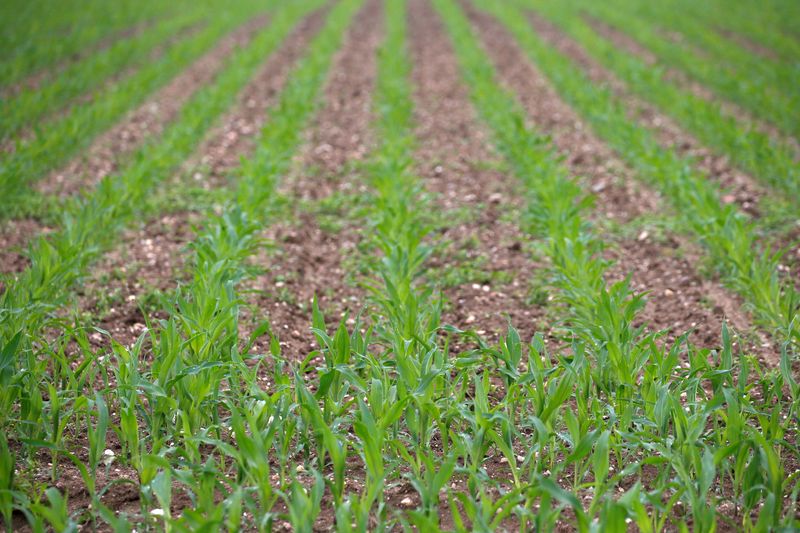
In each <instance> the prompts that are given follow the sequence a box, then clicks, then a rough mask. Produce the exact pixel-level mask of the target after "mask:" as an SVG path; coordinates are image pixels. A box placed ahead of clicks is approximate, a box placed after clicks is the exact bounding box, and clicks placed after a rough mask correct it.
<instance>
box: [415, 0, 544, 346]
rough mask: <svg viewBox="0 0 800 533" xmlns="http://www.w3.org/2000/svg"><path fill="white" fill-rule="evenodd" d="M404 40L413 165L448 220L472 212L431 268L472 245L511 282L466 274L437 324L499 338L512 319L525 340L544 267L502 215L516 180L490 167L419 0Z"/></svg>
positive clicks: (444, 46)
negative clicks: (532, 283) (532, 285)
mask: <svg viewBox="0 0 800 533" xmlns="http://www.w3.org/2000/svg"><path fill="white" fill-rule="evenodd" d="M409 42H410V45H411V49H410V50H411V58H412V64H413V73H412V79H413V82H414V87H415V92H414V100H415V110H416V117H415V119H416V123H417V128H416V132H415V133H416V137H417V142H418V149H417V152H416V157H415V160H416V161H417V163H418V164H417V170H418V172H419V173H420V175H421V177H422V178H423V183H424V185H425V187H426V188H427V189H428V190H430V191H432V192H434V193H436V195H435V196H434V203H435V205H434V208H435V209H437V210H443V211H444V212H445V215H444V216H446V217H447V216H448V215H447V212H448V211H452V210H459V209H461V210H463V209H466V210H468V211H469V218H468V219H467V220H465V221H464V222H459V223H456V224H453V225H446V227H445V229H444V232H443V234H442V235H441V237H442V238H443V239H445V240H449V241H452V245H451V246H450V247H449V249H448V250H446V251H444V253H443V254H442V255H441V256H440V257H434V258H433V259H432V260H431V261H429V266H430V267H431V268H439V269H443V270H444V271H447V270H448V269H450V268H453V267H456V268H458V266H459V265H458V263H457V261H456V260H455V259H454V257H453V254H454V253H456V252H457V250H456V248H458V247H463V246H464V245H465V244H469V246H468V248H467V250H468V252H467V258H466V261H467V263H468V264H469V263H470V262H471V261H474V260H476V259H478V258H485V259H487V260H488V261H487V264H486V265H485V270H486V271H487V272H486V274H487V275H488V276H489V277H491V273H492V272H495V273H498V272H499V273H502V274H503V275H504V277H507V278H508V279H510V280H512V281H510V282H509V283H504V284H500V285H499V286H492V285H491V284H490V279H470V280H466V282H465V283H460V284H458V285H456V286H454V287H448V288H446V289H445V291H444V296H445V298H446V300H447V302H448V304H449V305H448V307H447V308H446V310H445V313H444V315H443V317H442V322H443V323H445V324H451V325H454V326H456V327H459V328H461V329H465V330H467V329H476V330H478V331H479V332H480V333H481V334H485V335H486V336H487V337H488V338H490V339H492V340H496V339H497V336H498V335H499V334H505V332H506V329H507V326H508V320H509V319H510V320H511V322H512V323H513V324H514V326H515V327H516V328H518V329H519V330H520V335H521V336H522V338H523V339H530V338H531V336H532V335H533V333H534V332H535V331H536V330H537V329H538V325H539V324H538V322H539V320H540V319H541V318H542V317H543V315H544V309H543V308H542V307H541V306H535V305H529V304H528V302H527V300H528V280H530V277H531V275H532V274H533V273H534V272H535V271H536V270H537V269H540V268H542V265H540V264H537V263H536V262H535V261H533V260H532V259H531V256H530V254H529V253H528V252H527V251H526V250H525V246H524V244H525V243H526V242H527V241H528V240H530V237H528V236H526V235H524V234H523V233H522V232H521V230H520V228H519V225H518V224H516V223H514V222H510V221H506V220H505V219H504V215H511V216H510V217H509V218H519V217H520V216H521V208H522V207H521V203H522V202H521V201H520V194H518V193H519V191H518V187H517V184H516V178H514V177H513V176H512V175H510V174H508V173H504V172H501V171H498V170H493V169H492V165H496V164H497V155H496V154H495V153H493V152H492V151H491V148H490V146H491V139H490V138H489V136H488V134H487V132H486V131H485V130H484V129H482V127H481V125H480V123H479V122H478V119H477V117H476V115H475V111H474V109H473V107H472V105H471V102H470V98H469V94H468V92H467V91H468V88H467V87H466V86H465V85H464V84H463V83H462V81H461V75H460V72H459V67H458V63H457V60H456V57H455V53H454V51H453V49H452V46H451V44H450V42H449V40H448V37H447V33H446V31H445V30H444V28H443V27H442V25H441V22H440V21H439V19H438V16H437V15H436V14H435V13H434V12H433V10H432V8H431V7H430V6H429V5H428V4H427V3H423V2H422V1H420V0H413V1H412V2H410V4H409ZM454 263H455V264H454Z"/></svg>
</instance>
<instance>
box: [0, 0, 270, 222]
mask: <svg viewBox="0 0 800 533" xmlns="http://www.w3.org/2000/svg"><path fill="white" fill-rule="evenodd" d="M237 6H238V8H239V9H237V10H231V11H226V12H225V13H226V14H225V15H222V16H219V17H215V18H214V19H213V20H211V21H209V22H208V24H206V25H205V26H203V27H202V28H201V29H200V30H199V31H197V32H196V33H191V34H190V35H187V36H185V37H184V38H183V40H180V41H179V42H177V43H175V44H174V45H173V46H170V47H169V48H168V49H167V50H166V51H165V53H164V55H163V57H161V58H160V60H159V61H156V62H151V63H146V64H145V65H143V66H142V67H141V68H139V69H137V70H135V71H134V72H133V73H132V74H131V75H129V76H124V77H123V78H122V79H121V80H119V81H118V82H117V83H116V84H114V86H113V90H110V91H105V92H103V93H102V94H100V95H99V96H98V97H97V98H96V99H93V100H92V101H91V102H89V103H87V104H86V105H81V106H74V107H73V108H71V109H69V110H68V111H67V112H66V113H65V114H64V115H63V116H60V117H58V118H56V119H55V120H53V121H52V122H49V123H47V124H46V125H43V126H42V127H41V128H38V129H37V130H36V131H35V134H34V135H32V136H30V135H20V136H17V137H16V138H15V140H14V148H13V149H12V150H11V151H9V152H6V153H4V154H3V155H2V156H0V193H1V194H2V197H3V203H2V205H3V207H4V215H5V216H6V217H8V216H11V215H13V214H14V213H15V212H16V211H17V210H18V209H19V206H20V203H21V202H20V200H21V199H22V198H25V193H26V191H27V189H28V188H29V187H30V186H31V185H32V184H33V183H35V182H36V181H37V180H39V179H41V178H42V177H43V175H44V174H45V173H46V172H48V171H50V170H53V169H55V168H57V167H58V166H59V165H61V164H63V163H65V162H66V161H67V160H68V159H69V158H70V157H72V156H74V155H75V154H76V153H77V152H78V151H80V150H81V149H83V148H86V147H87V146H88V145H89V143H90V142H91V140H92V139H93V138H94V137H95V136H96V135H98V134H99V133H101V132H103V131H105V130H106V129H107V128H108V127H110V126H111V125H113V124H114V123H115V122H116V121H117V120H119V119H120V118H121V117H122V116H123V114H124V113H125V112H127V111H128V110H130V109H132V108H133V107H134V106H135V105H136V104H137V103H139V102H141V101H142V100H143V99H144V98H145V97H146V96H147V95H148V94H149V93H150V92H152V91H153V90H155V89H156V88H158V87H159V86H161V85H163V84H164V83H166V82H167V81H169V80H170V79H171V78H172V77H173V76H175V75H176V74H178V73H179V72H180V71H181V70H182V69H183V68H185V67H186V66H187V65H188V64H189V63H190V62H191V61H193V60H194V59H196V58H198V57H199V56H200V55H201V54H203V53H204V52H206V51H207V50H209V49H210V48H211V47H212V46H213V45H214V44H215V43H217V42H218V41H219V39H220V38H221V37H222V36H223V35H225V34H226V33H228V32H229V31H231V30H232V29H233V28H235V27H236V26H238V25H239V24H241V23H243V21H245V20H246V19H247V18H249V17H251V16H252V15H253V13H254V9H255V8H254V6H253V5H249V4H237ZM151 159H153V158H151Z"/></svg>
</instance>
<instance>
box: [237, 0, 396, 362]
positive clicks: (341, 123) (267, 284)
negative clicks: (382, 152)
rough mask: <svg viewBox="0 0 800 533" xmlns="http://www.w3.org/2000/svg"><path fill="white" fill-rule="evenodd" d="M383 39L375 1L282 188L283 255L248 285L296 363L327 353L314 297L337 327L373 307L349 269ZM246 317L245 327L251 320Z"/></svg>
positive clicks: (270, 233)
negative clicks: (329, 222)
mask: <svg viewBox="0 0 800 533" xmlns="http://www.w3.org/2000/svg"><path fill="white" fill-rule="evenodd" d="M382 35H383V22H382V8H381V2H380V1H379V0H367V3H366V5H365V6H364V8H362V10H361V11H360V12H359V13H358V14H357V16H356V18H355V19H354V21H353V24H352V26H351V28H350V30H349V31H348V33H347V35H346V37H345V40H344V42H343V44H342V46H341V48H340V49H339V50H338V51H337V53H336V56H335V58H334V64H333V66H332V68H331V72H330V75H329V77H328V80H327V82H326V86H325V92H324V100H323V106H322V108H321V109H320V110H319V112H318V114H317V115H316V117H315V119H314V121H313V124H312V125H311V126H310V128H309V129H308V131H307V134H306V136H305V139H304V146H303V148H302V150H301V151H300V153H299V154H298V157H297V160H296V161H295V164H294V170H293V171H292V172H291V173H290V174H289V176H287V177H286V179H285V180H283V181H282V182H281V183H280V184H279V186H278V190H279V191H280V193H281V195H282V196H284V197H285V198H286V199H287V204H288V205H287V206H286V209H287V211H288V212H287V217H286V218H287V219H288V220H283V221H280V222H278V223H276V224H275V225H273V226H271V227H270V228H269V229H268V230H267V231H266V232H265V236H266V237H267V238H268V239H269V241H270V242H274V243H275V244H276V249H275V250H274V251H271V252H270V253H269V254H267V255H264V256H262V257H260V258H259V259H257V260H256V264H260V265H266V272H265V273H264V274H262V275H260V276H258V277H256V278H255V279H254V280H253V281H252V283H248V284H247V287H248V290H249V291H254V292H253V294H252V295H251V296H249V297H248V302H249V303H251V304H252V305H254V306H255V309H256V310H257V311H256V313H257V314H261V315H266V316H267V317H269V320H270V323H271V324H272V327H273V328H274V331H275V333H276V335H277V336H278V337H279V339H280V345H281V347H282V353H283V354H284V355H285V356H286V357H287V358H288V359H290V360H302V359H303V358H305V357H306V356H307V355H308V354H309V353H310V352H311V351H313V350H314V349H317V348H319V346H318V344H316V343H315V341H314V336H313V335H312V334H311V333H310V331H309V326H310V324H311V303H312V300H313V299H314V297H316V298H317V300H318V302H319V306H320V307H321V308H322V309H325V311H326V312H327V314H328V315H329V316H331V317H333V319H335V320H338V319H339V318H340V317H341V316H342V314H343V313H345V312H349V313H350V314H351V315H352V314H356V313H358V312H359V311H360V310H361V309H362V308H363V306H364V305H365V303H366V302H365V298H364V296H365V295H364V291H363V290H361V289H358V288H357V287H355V286H354V285H353V281H352V279H351V278H352V277H353V274H352V272H350V271H349V269H348V267H347V266H346V265H345V264H344V262H345V261H346V259H347V258H348V256H352V255H353V254H355V253H356V248H357V245H358V242H359V240H360V235H359V232H360V231H361V229H362V225H363V219H361V218H360V217H359V216H358V215H357V214H356V213H354V212H353V208H354V202H355V198H353V195H356V194H358V193H359V190H361V189H362V186H361V185H360V184H359V182H360V177H359V174H360V170H359V169H358V165H359V164H360V162H361V161H362V160H363V158H364V156H365V155H366V154H367V152H368V151H369V148H370V146H371V145H372V143H373V141H372V133H371V129H370V124H371V122H372V119H373V113H372V109H371V105H372V95H373V92H374V90H375V78H376V53H377V49H378V46H379V44H380V42H381V40H382ZM326 211H327V213H328V214H330V213H333V214H334V216H336V217H337V219H336V222H335V226H334V227H325V226H324V225H323V224H322V220H321V218H320V217H322V216H323V215H325V214H326ZM243 316H244V317H245V319H244V320H243V321H245V320H246V319H247V318H249V317H250V316H251V314H250V313H249V312H248V311H243Z"/></svg>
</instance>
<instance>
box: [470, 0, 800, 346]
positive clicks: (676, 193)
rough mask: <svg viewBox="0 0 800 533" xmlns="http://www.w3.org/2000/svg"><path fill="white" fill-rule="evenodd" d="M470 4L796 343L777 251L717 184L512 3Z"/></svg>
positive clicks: (772, 325) (794, 303)
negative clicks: (492, 20) (510, 38)
mask: <svg viewBox="0 0 800 533" xmlns="http://www.w3.org/2000/svg"><path fill="white" fill-rule="evenodd" d="M475 3H476V5H478V6H480V8H481V9H485V10H486V11H487V12H489V13H491V14H493V15H494V16H496V17H497V18H498V19H499V20H500V21H501V22H502V23H503V24H504V25H505V26H506V27H507V28H508V30H509V31H510V32H511V33H512V34H513V35H514V36H515V37H516V39H517V40H518V42H519V43H520V45H521V46H522V48H523V50H524V51H525V52H526V53H527V54H528V55H529V56H530V58H531V60H532V61H533V62H534V63H535V64H536V65H538V66H539V68H541V69H542V71H543V72H544V74H545V75H546V76H547V77H548V78H549V79H550V80H551V82H552V83H553V85H554V86H555V88H556V89H557V90H558V92H559V94H561V96H562V97H563V98H564V99H565V100H566V101H567V102H569V103H570V104H571V105H572V106H573V107H574V108H575V109H576V111H577V112H578V113H579V114H580V115H581V116H583V117H584V118H585V119H586V120H587V122H588V123H589V125H590V126H591V127H592V129H593V130H594V132H595V133H596V134H597V135H598V136H599V137H600V138H601V139H603V140H604V141H605V142H607V143H608V144H609V145H610V146H611V147H612V148H614V149H615V150H616V151H617V152H618V153H619V154H620V156H621V157H622V158H623V159H624V160H625V161H626V162H627V163H628V164H629V165H630V166H631V168H633V169H634V170H635V171H636V173H635V175H636V176H637V177H638V178H640V179H641V180H643V181H645V182H646V183H648V184H651V185H652V186H654V187H656V188H657V189H659V190H660V191H661V192H662V194H663V195H664V196H665V198H667V199H668V200H669V201H670V203H671V204H672V205H673V206H674V207H675V208H676V209H677V210H678V211H680V212H681V214H682V221H681V222H680V224H679V225H682V226H683V227H684V228H685V229H686V230H688V231H691V232H692V233H693V234H694V235H696V236H697V237H698V238H699V239H700V240H701V243H702V244H703V246H704V247H705V249H706V250H707V251H708V255H709V260H710V262H711V263H712V264H713V266H714V268H715V269H716V270H717V271H718V272H719V273H720V274H721V275H722V277H723V279H724V280H725V282H726V283H727V284H729V285H730V286H731V287H732V288H733V289H734V290H735V291H736V292H738V293H739V294H741V295H742V296H743V297H744V299H745V301H746V302H747V304H748V305H749V306H750V307H751V309H752V310H753V312H754V316H755V318H756V319H757V320H758V321H759V322H760V323H762V324H763V325H764V326H765V327H767V328H769V329H770V330H771V331H773V332H774V333H775V334H776V336H777V338H778V339H779V340H781V341H786V340H789V341H791V342H793V343H795V344H796V343H797V342H800V331H798V326H797V323H796V316H797V312H798V306H799V305H800V298H798V295H797V292H796V290H795V288H794V285H793V284H792V283H791V280H787V279H784V278H782V277H781V275H780V273H779V271H780V269H779V268H778V265H779V264H780V261H781V257H782V251H778V252H775V253H771V252H770V251H769V250H767V249H764V247H762V246H760V244H759V234H758V231H757V230H756V227H755V225H754V224H753V222H752V221H751V220H749V219H748V218H747V217H746V216H745V215H743V214H742V213H741V212H739V211H738V210H737V208H736V206H735V205H731V204H725V203H724V202H722V201H721V199H720V192H719V190H718V188H717V186H716V185H715V184H713V183H712V182H710V181H709V180H708V179H707V177H706V176H705V175H703V174H702V173H700V172H698V171H696V170H695V169H693V166H692V161H691V160H690V159H685V158H683V157H681V156H679V155H678V154H677V153H676V152H675V150H674V149H672V148H668V147H663V146H661V145H660V144H659V143H658V141H657V140H656V138H655V137H654V135H653V133H652V132H651V131H649V130H648V129H647V128H645V127H644V126H641V125H639V124H637V123H636V122H635V121H633V120H632V119H630V118H629V117H628V115H627V110H626V108H625V104H624V102H622V101H620V100H619V99H618V98H616V97H615V96H614V94H613V93H612V92H611V91H610V89H608V88H607V87H601V86H597V85H595V84H593V83H592V82H591V81H590V80H589V78H588V77H587V75H586V74H585V73H584V72H583V71H582V70H581V68H580V67H579V66H577V65H576V64H575V63H573V61H572V60H571V59H570V58H568V57H567V56H564V55H563V54H561V53H560V52H558V51H557V50H555V49H554V48H553V47H551V46H549V45H547V44H545V43H544V42H543V41H542V40H541V39H540V38H539V37H538V36H537V35H536V34H535V33H534V32H532V31H531V27H530V23H529V21H528V19H527V18H526V17H525V14H524V12H523V11H522V10H517V9H514V8H513V6H511V5H506V6H504V8H503V9H500V8H498V7H495V8H492V6H490V5H489V4H488V3H486V2H483V1H482V0H478V1H477V2H475Z"/></svg>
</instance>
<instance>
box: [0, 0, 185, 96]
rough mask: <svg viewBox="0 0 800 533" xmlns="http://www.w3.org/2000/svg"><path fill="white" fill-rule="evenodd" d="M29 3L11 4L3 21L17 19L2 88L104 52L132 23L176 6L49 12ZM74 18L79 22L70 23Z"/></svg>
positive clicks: (10, 31) (1, 71)
mask: <svg viewBox="0 0 800 533" xmlns="http://www.w3.org/2000/svg"><path fill="white" fill-rule="evenodd" d="M24 4H25V5H24V6H23V7H21V6H13V5H12V3H11V2H7V3H6V5H7V6H8V8H9V13H8V14H7V15H6V16H4V17H2V18H3V20H14V24H12V25H10V26H13V28H6V30H7V31H4V32H3V38H4V39H3V42H2V47H3V50H6V51H8V54H7V55H4V57H3V61H2V62H1V63H0V80H2V81H0V86H3V87H5V86H9V85H13V84H16V83H19V82H22V81H24V79H25V77H27V76H32V75H33V76H36V75H37V73H41V72H42V70H43V69H45V68H46V67H49V66H51V65H53V64H55V63H57V62H59V61H69V60H70V59H71V58H72V57H74V56H76V55H77V56H79V57H80V56H81V55H83V53H84V52H85V51H86V49H87V48H89V49H90V50H91V51H93V52H98V51H101V50H102V49H103V48H105V47H106V46H107V45H108V43H109V41H112V42H113V41H115V40H117V39H120V38H124V36H125V35H126V34H129V33H130V32H131V29H132V27H133V28H135V26H132V25H137V24H141V22H142V21H145V20H147V19H152V18H158V17H164V16H165V15H166V16H168V14H169V9H170V8H172V7H173V5H172V4H164V3H159V2H116V3H115V4H114V5H113V6H111V5H109V4H107V3H103V2H97V3H96V5H91V3H89V4H87V3H83V4H81V5H80V6H77V5H74V6H69V5H65V4H64V3H62V4H61V5H60V6H59V9H49V8H48V7H47V6H45V5H41V4H37V2H25V3H24ZM165 11H166V13H165ZM75 15H77V18H75V19H72V20H71V19H70V17H73V16H75ZM15 32H16V34H15ZM65 33H67V35H65ZM6 37H8V38H6ZM65 37H67V38H65ZM84 57H85V55H84Z"/></svg>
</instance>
